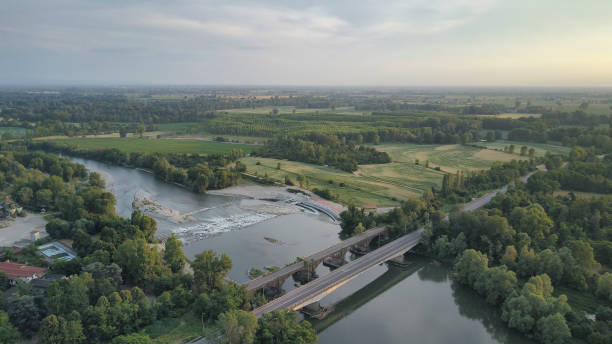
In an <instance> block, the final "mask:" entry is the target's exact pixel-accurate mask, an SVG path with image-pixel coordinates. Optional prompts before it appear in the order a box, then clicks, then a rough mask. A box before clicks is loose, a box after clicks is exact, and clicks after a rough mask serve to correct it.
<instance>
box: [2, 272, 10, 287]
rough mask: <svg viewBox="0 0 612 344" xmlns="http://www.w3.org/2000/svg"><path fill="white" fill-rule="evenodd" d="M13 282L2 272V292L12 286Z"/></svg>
mask: <svg viewBox="0 0 612 344" xmlns="http://www.w3.org/2000/svg"><path fill="white" fill-rule="evenodd" d="M10 283H11V280H9V277H8V275H7V274H6V272H4V271H0V291H5V290H7V289H8V288H9V287H10V286H11V284H10Z"/></svg>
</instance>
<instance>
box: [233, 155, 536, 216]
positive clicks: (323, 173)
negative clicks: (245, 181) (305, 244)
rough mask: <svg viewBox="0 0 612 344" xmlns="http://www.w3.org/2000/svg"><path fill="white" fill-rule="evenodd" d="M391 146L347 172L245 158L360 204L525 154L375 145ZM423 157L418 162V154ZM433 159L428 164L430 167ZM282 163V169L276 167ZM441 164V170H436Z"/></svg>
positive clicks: (391, 201)
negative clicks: (376, 159)
mask: <svg viewBox="0 0 612 344" xmlns="http://www.w3.org/2000/svg"><path fill="white" fill-rule="evenodd" d="M374 147H376V148H377V149H378V150H381V151H385V152H388V153H389V154H390V155H391V159H392V162H391V163H388V164H375V165H360V166H359V170H357V171H356V172H354V173H346V172H342V171H340V170H337V169H333V168H330V167H326V166H318V165H313V164H306V163H301V162H294V161H286V160H278V159H267V158H256V157H249V158H244V159H242V160H241V161H242V162H244V163H245V164H246V165H247V171H248V172H249V173H252V174H257V175H258V176H262V177H263V176H266V175H267V176H268V177H269V178H272V179H274V180H276V181H281V182H282V181H283V180H284V178H285V176H289V178H291V180H292V181H294V182H296V181H297V176H298V175H299V174H302V175H304V176H305V177H306V178H307V179H308V180H309V181H310V184H311V188H315V187H316V188H328V189H330V190H331V191H332V192H334V193H336V194H338V196H339V198H340V202H342V203H345V204H346V203H348V202H353V203H355V204H356V205H359V206H363V205H376V206H379V207H381V206H393V205H397V203H398V200H401V199H406V198H409V197H420V195H421V194H422V193H423V191H425V190H427V189H430V188H432V187H433V188H440V186H441V184H442V178H443V176H444V173H445V172H448V173H456V172H457V171H459V170H462V171H464V170H477V169H485V168H488V167H490V166H491V165H492V164H493V162H495V161H510V160H512V159H520V158H523V159H524V158H525V157H520V156H518V155H513V154H508V153H503V152H498V151H494V150H489V149H480V148H476V147H470V146H462V145H417V144H383V145H376V146H374ZM416 159H419V165H417V164H416V163H415V160H416ZM426 161H429V168H427V167H425V163H426ZM279 163H280V169H278V168H277V166H278V164H279ZM435 167H440V171H438V170H435V169H434V168H435Z"/></svg>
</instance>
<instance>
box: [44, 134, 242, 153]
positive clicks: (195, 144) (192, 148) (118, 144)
mask: <svg viewBox="0 0 612 344" xmlns="http://www.w3.org/2000/svg"><path fill="white" fill-rule="evenodd" d="M53 142H57V143H63V144H67V145H72V146H76V147H79V148H83V149H96V148H116V149H119V150H120V151H123V152H126V153H132V152H141V153H192V154H215V153H226V152H229V151H231V150H232V149H242V150H244V151H245V152H250V151H252V150H253V149H254V147H253V146H248V145H242V144H230V143H219V142H209V141H203V140H188V139H185V140H183V139H141V138H115V137H112V138H62V139H54V140H53Z"/></svg>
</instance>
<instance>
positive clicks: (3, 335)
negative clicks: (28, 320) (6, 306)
mask: <svg viewBox="0 0 612 344" xmlns="http://www.w3.org/2000/svg"><path fill="white" fill-rule="evenodd" d="M20 338H21V335H20V334H19V330H17V329H16V328H15V327H14V326H13V324H11V322H10V321H9V317H8V314H6V312H4V311H0V343H2V344H13V343H16V342H17V341H18V340H19V339H20Z"/></svg>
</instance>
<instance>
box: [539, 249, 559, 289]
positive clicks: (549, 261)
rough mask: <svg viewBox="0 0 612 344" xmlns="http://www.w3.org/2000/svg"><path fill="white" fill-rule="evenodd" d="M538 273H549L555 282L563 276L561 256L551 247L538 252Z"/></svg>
mask: <svg viewBox="0 0 612 344" xmlns="http://www.w3.org/2000/svg"><path fill="white" fill-rule="evenodd" d="M538 256H539V257H538V269H537V273H538V274H543V273H545V274H547V275H548V276H550V279H551V280H552V281H553V282H558V281H560V280H561V278H562V277H563V262H562V261H561V258H559V256H558V255H557V254H556V253H555V252H553V251H552V250H550V249H546V250H544V251H541V252H540V253H539V254H538Z"/></svg>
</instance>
